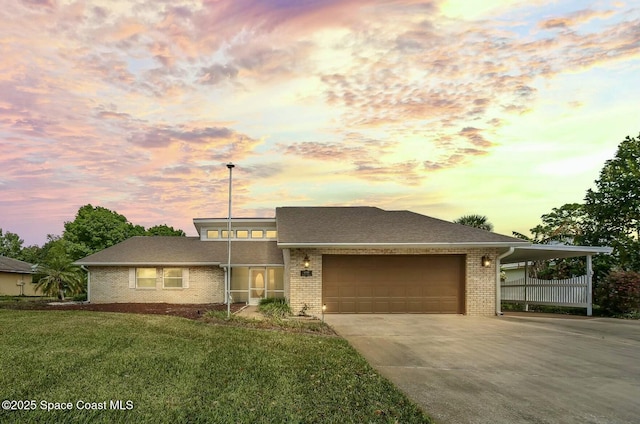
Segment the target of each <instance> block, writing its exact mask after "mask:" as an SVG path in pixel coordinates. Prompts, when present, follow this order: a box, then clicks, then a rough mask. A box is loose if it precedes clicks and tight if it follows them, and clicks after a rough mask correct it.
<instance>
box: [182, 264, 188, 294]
mask: <svg viewBox="0 0 640 424" xmlns="http://www.w3.org/2000/svg"><path fill="white" fill-rule="evenodd" d="M182 288H183V289H188V288H189V268H182Z"/></svg>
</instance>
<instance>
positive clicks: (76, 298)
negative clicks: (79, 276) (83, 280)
mask: <svg viewBox="0 0 640 424" xmlns="http://www.w3.org/2000/svg"><path fill="white" fill-rule="evenodd" d="M73 300H74V302H86V301H87V294H86V293H80V294H77V295H75V296H73Z"/></svg>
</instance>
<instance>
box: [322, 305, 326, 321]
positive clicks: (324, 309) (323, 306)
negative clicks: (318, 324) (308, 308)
mask: <svg viewBox="0 0 640 424" xmlns="http://www.w3.org/2000/svg"><path fill="white" fill-rule="evenodd" d="M326 310H327V304H326V303H325V304H323V305H322V322H324V312H325V311H326Z"/></svg>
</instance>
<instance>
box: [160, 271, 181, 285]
mask: <svg viewBox="0 0 640 424" xmlns="http://www.w3.org/2000/svg"><path fill="white" fill-rule="evenodd" d="M162 274H163V275H162V277H163V280H164V287H165V288H182V268H165V269H164V270H163V272H162Z"/></svg>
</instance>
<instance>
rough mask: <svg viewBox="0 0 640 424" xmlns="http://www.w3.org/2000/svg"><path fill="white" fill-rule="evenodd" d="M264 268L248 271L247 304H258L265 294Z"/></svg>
mask: <svg viewBox="0 0 640 424" xmlns="http://www.w3.org/2000/svg"><path fill="white" fill-rule="evenodd" d="M265 271H266V270H265V269H264V268H251V269H250V271H249V305H258V304H259V303H260V299H264V297H265V294H266V274H265Z"/></svg>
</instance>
